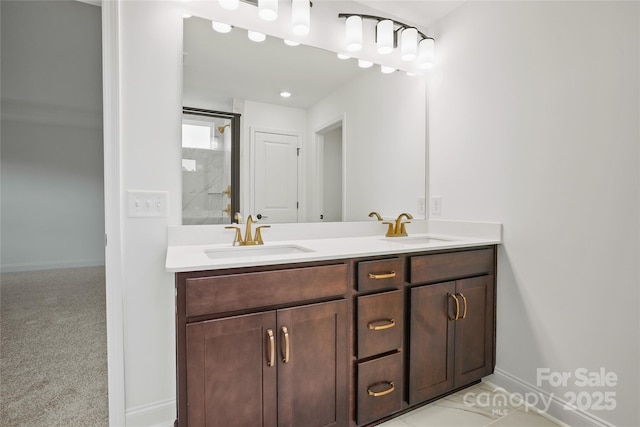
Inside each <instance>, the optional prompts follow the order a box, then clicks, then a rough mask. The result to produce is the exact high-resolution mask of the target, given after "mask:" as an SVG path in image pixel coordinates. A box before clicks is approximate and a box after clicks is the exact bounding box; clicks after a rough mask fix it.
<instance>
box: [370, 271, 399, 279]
mask: <svg viewBox="0 0 640 427" xmlns="http://www.w3.org/2000/svg"><path fill="white" fill-rule="evenodd" d="M392 277H396V272H395V271H390V272H388V273H382V274H375V273H369V279H391V278H392Z"/></svg>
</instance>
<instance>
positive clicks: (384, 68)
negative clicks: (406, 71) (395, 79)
mask: <svg viewBox="0 0 640 427" xmlns="http://www.w3.org/2000/svg"><path fill="white" fill-rule="evenodd" d="M380 71H382V73H383V74H391V73H393V72H394V71H396V69H395V68H393V67H389V66H387V65H381V66H380Z"/></svg>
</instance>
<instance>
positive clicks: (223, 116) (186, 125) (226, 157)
mask: <svg viewBox="0 0 640 427" xmlns="http://www.w3.org/2000/svg"><path fill="white" fill-rule="evenodd" d="M238 127H239V126H238V116H237V115H235V114H232V113H224V112H218V111H209V110H203V109H196V108H189V107H184V108H183V113H182V223H183V224H185V225H194V224H229V223H230V222H231V216H232V212H236V211H237V210H238V197H237V191H235V192H234V191H233V189H234V187H237V173H236V174H234V173H233V172H234V167H233V164H234V162H236V163H237V146H238V140H239V138H238V136H237V129H238ZM236 169H237V166H236Z"/></svg>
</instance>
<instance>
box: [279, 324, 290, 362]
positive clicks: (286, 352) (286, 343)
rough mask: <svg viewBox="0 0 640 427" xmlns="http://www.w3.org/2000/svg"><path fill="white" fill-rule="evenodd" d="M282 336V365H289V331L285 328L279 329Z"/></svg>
mask: <svg viewBox="0 0 640 427" xmlns="http://www.w3.org/2000/svg"><path fill="white" fill-rule="evenodd" d="M280 330H282V335H283V336H284V355H283V356H282V363H289V330H288V329H287V327H286V326H283V327H282V328H280Z"/></svg>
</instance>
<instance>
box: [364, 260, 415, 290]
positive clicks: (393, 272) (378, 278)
mask: <svg viewBox="0 0 640 427" xmlns="http://www.w3.org/2000/svg"><path fill="white" fill-rule="evenodd" d="M403 282H404V260H403V259H402V258H393V259H382V260H377V261H362V262H359V263H358V291H360V292H367V291H377V290H382V289H391V288H396V289H397V288H399V287H400V286H402V283H403Z"/></svg>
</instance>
